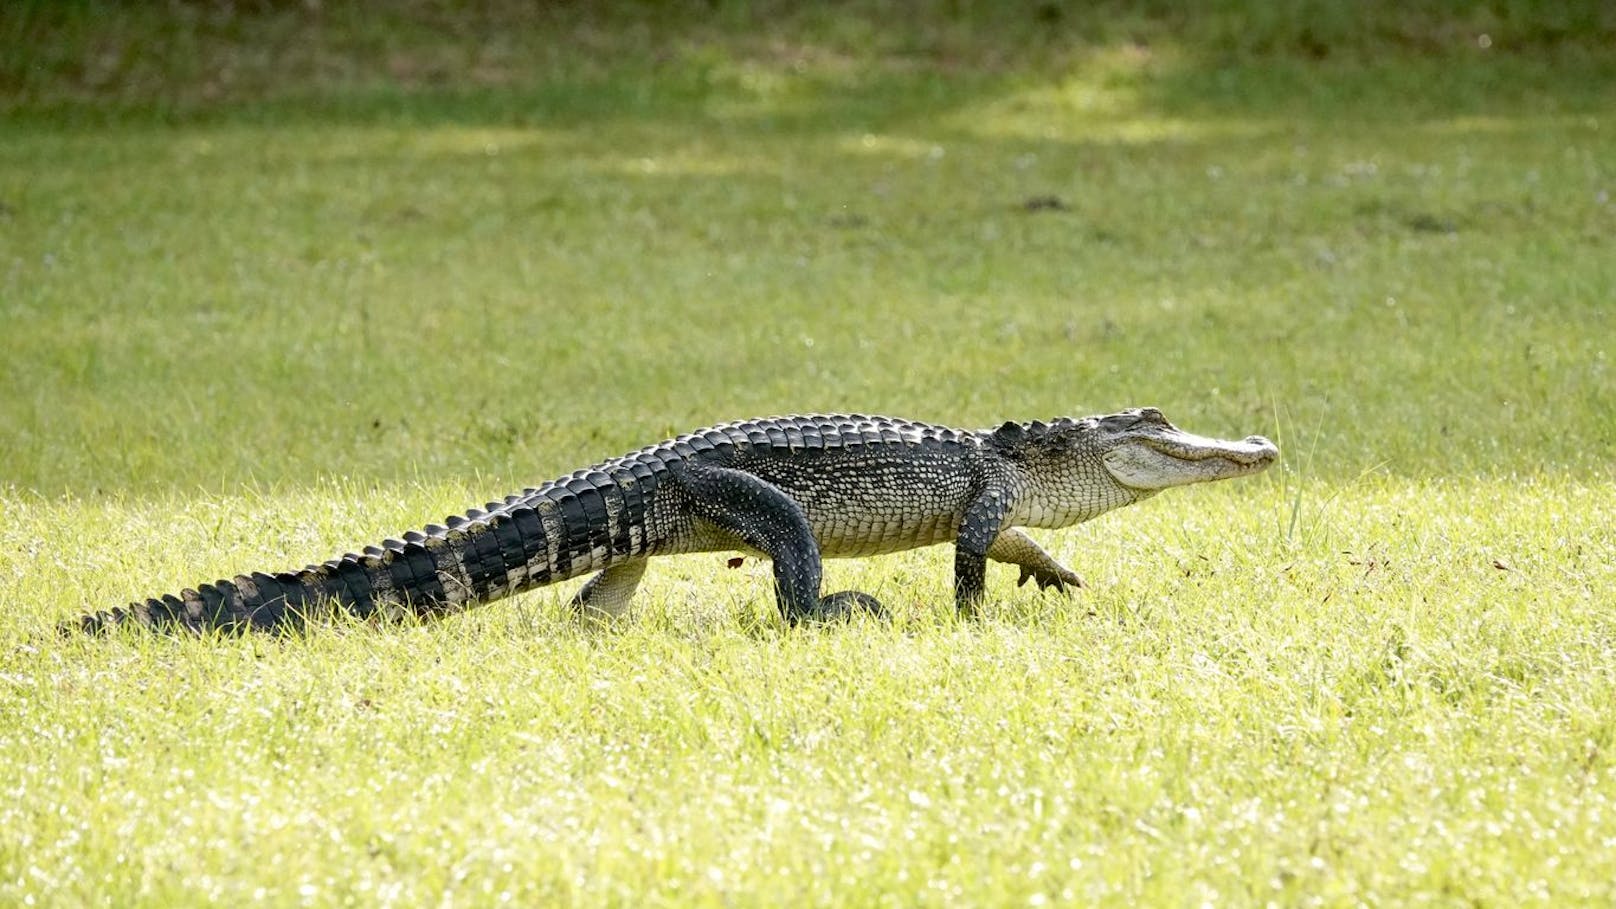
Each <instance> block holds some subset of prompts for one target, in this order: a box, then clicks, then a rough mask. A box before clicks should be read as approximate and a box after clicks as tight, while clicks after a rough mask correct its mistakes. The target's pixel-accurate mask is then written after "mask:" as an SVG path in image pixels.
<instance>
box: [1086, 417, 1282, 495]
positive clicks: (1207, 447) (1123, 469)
mask: <svg viewBox="0 0 1616 909" xmlns="http://www.w3.org/2000/svg"><path fill="white" fill-rule="evenodd" d="M1101 458H1102V460H1103V461H1104V462H1105V467H1106V470H1108V471H1110V472H1111V475H1112V476H1113V477H1115V478H1116V479H1117V481H1118V482H1119V483H1122V484H1123V485H1125V486H1129V487H1132V488H1134V489H1145V490H1152V491H1154V490H1158V489H1166V488H1168V487H1170V486H1187V485H1189V484H1191V483H1206V482H1209V481H1212V480H1227V479H1231V478H1234V477H1243V476H1248V475H1250V474H1254V473H1260V472H1262V471H1264V470H1267V469H1268V465H1270V464H1272V463H1274V461H1275V460H1276V459H1278V458H1279V448H1278V447H1277V446H1276V445H1274V443H1273V442H1270V441H1268V440H1267V439H1265V438H1263V437H1262V436H1247V437H1246V438H1244V439H1242V440H1240V441H1238V442H1235V441H1230V440H1227V439H1212V438H1207V437H1206V436H1198V435H1195V434H1193V433H1188V432H1184V431H1183V430H1180V429H1178V428H1176V427H1173V426H1170V425H1169V426H1166V427H1153V428H1152V429H1151V430H1150V431H1148V432H1146V433H1139V434H1136V435H1132V436H1130V437H1128V438H1125V439H1121V440H1118V442H1117V443H1116V444H1114V445H1113V446H1112V447H1111V448H1110V449H1108V450H1107V451H1106V452H1105V453H1104V454H1103V455H1102V456H1101Z"/></svg>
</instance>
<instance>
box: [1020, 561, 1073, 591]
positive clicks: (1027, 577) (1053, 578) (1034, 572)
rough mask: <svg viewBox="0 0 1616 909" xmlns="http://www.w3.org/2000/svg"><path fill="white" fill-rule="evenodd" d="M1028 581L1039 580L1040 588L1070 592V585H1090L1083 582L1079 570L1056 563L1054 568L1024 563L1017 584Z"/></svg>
mask: <svg viewBox="0 0 1616 909" xmlns="http://www.w3.org/2000/svg"><path fill="white" fill-rule="evenodd" d="M1028 581H1036V582H1038V589H1039V590H1048V589H1049V588H1051V587H1053V588H1055V591H1056V592H1057V593H1070V591H1068V590H1067V589H1066V588H1068V587H1087V586H1088V585H1087V584H1084V583H1083V579H1082V578H1080V577H1078V576H1077V572H1075V571H1073V570H1072V569H1070V568H1066V567H1064V566H1062V565H1055V566H1054V567H1053V568H1047V569H1046V568H1033V567H1031V566H1028V565H1023V566H1021V577H1019V578H1017V579H1016V586H1017V587H1020V586H1022V585H1024V584H1026V583H1027V582H1028Z"/></svg>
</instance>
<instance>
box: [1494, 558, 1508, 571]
mask: <svg viewBox="0 0 1616 909" xmlns="http://www.w3.org/2000/svg"><path fill="white" fill-rule="evenodd" d="M1493 567H1494V568H1496V569H1498V570H1499V571H1512V570H1513V569H1511V568H1510V567H1509V566H1508V565H1505V564H1504V563H1503V562H1500V561H1499V560H1497V559H1493Z"/></svg>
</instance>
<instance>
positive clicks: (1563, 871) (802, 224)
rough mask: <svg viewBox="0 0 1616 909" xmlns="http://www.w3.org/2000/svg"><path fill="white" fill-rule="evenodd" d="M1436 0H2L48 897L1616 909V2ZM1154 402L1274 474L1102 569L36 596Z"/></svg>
mask: <svg viewBox="0 0 1616 909" xmlns="http://www.w3.org/2000/svg"><path fill="white" fill-rule="evenodd" d="M805 6H811V5H805ZM1431 6H1432V7H1434V8H1435V11H1434V12H1433V11H1426V12H1421V13H1408V12H1400V11H1399V9H1400V8H1398V7H1395V6H1394V5H1392V4H1390V3H1387V4H1379V3H1371V4H1367V5H1363V6H1362V7H1361V8H1360V9H1359V13H1347V12H1343V11H1342V10H1341V9H1338V8H1337V7H1336V6H1334V5H1331V4H1326V3H1322V2H1302V3H1297V4H1289V5H1278V6H1275V7H1272V8H1270V7H1268V6H1263V5H1256V4H1253V5H1251V6H1249V7H1248V6H1247V5H1245V4H1244V3H1242V2H1237V0H1219V2H1215V3H1209V4H1207V5H1206V7H1205V9H1204V11H1203V13H1202V15H1199V16H1193V17H1187V18H1185V17H1182V16H1180V15H1179V14H1174V13H1172V12H1171V9H1172V6H1171V5H1170V4H1157V3H1153V2H1146V0H1140V2H1137V3H1123V2H1109V3H1102V4H1098V5H1094V6H1091V7H1084V8H1082V9H1074V8H1068V7H1064V6H1062V5H1059V4H1053V3H1045V4H1037V3H1030V2H1029V3H1015V4H1010V5H1007V6H995V5H991V4H986V3H980V4H979V3H975V2H969V0H962V2H953V3H937V4H922V5H917V6H912V7H911V6H898V5H888V4H885V3H882V2H878V0H865V2H854V3H847V4H840V5H835V6H832V7H812V8H807V9H797V8H796V7H794V6H792V5H787V4H774V3H759V4H744V3H717V4H712V5H710V6H709V5H702V6H692V7H690V8H689V9H679V10H674V9H662V8H660V7H656V6H636V5H632V4H607V5H601V6H598V7H590V8H583V7H582V5H580V6H579V7H574V6H573V5H570V4H568V5H561V6H555V7H551V6H541V7H536V8H534V9H525V8H519V7H516V6H515V5H513V4H506V3H503V2H495V0H488V2H486V3H474V4H464V5H462V4H454V3H447V2H444V3H438V2H426V0H421V2H417V3H409V4H398V5H396V6H394V7H392V8H391V10H392V11H391V12H388V13H385V14H384V13H378V12H374V11H370V12H367V11H366V8H365V7H363V6H358V5H352V6H351V5H349V4H347V3H329V4H326V5H325V6H323V7H322V6H320V5H319V4H313V5H288V6H282V5H279V4H274V3H266V4H260V5H253V4H246V5H244V7H245V8H247V9H248V10H251V11H249V12H235V13H230V12H225V11H223V10H224V9H225V7H223V6H220V5H202V6H192V5H186V4H175V5H171V6H169V7H165V8H163V9H162V10H161V11H160V12H146V11H143V8H140V7H138V6H136V7H127V8H126V7H123V6H108V5H103V4H99V3H94V2H88V0H83V2H75V3H69V4H65V5H58V4H47V3H33V2H26V3H21V4H17V5H15V6H13V7H11V8H9V9H7V10H5V11H3V12H0V42H3V43H4V52H0V905H62V906H71V905H85V904H97V905H117V906H132V905H149V906H167V905H175V904H202V903H218V904H226V905H236V904H253V905H259V904H262V905H312V906H326V905H348V904H354V905H399V906H412V905H423V904H431V903H442V904H446V905H491V904H498V903H511V904H515V905H539V904H562V905H566V904H574V905H587V906H595V905H603V904H612V905H625V904H626V905H680V906H683V905H774V904H796V905H836V906H842V905H893V906H909V905H960V906H968V905H1034V906H1036V905H1045V904H1051V903H1078V904H1089V903H1101V904H1108V905H1128V904H1142V905H1168V906H1176V905H1197V906H1199V905H1206V904H1212V905H1264V904H1271V905H1277V906H1296V905H1326V906H1333V905H1349V904H1360V903H1367V904H1387V905H1407V904H1415V903H1421V904H1434V905H1477V906H1515V905H1522V904H1542V905H1557V906H1560V905H1577V904H1591V905H1610V904H1611V903H1612V902H1616V883H1613V879H1612V875H1611V871H1610V868H1611V866H1612V860H1613V857H1616V769H1613V761H1616V754H1613V749H1616V596H1613V595H1612V593H1611V591H1612V590H1616V470H1613V464H1616V375H1613V372H1612V359H1613V357H1616V319H1613V316H1612V309H1613V299H1616V247H1613V245H1612V241H1611V237H1613V236H1616V118H1613V116H1612V111H1616V54H1612V53H1611V52H1610V51H1608V50H1607V48H1609V47H1611V46H1616V44H1613V43H1612V42H1613V41H1616V20H1613V18H1612V15H1611V13H1610V12H1609V11H1607V10H1604V9H1603V8H1602V7H1601V6H1600V5H1598V4H1586V5H1584V4H1560V5H1556V4H1547V3H1545V4H1541V5H1539V4H1536V3H1533V2H1530V0H1517V2H1506V0H1500V2H1497V3H1494V4H1492V5H1490V6H1478V7H1469V6H1465V5H1462V4H1457V3H1455V4H1432V5H1431ZM311 8H318V9H317V10H316V11H313V12H311V11H310V10H311ZM1275 10H1278V11H1277V12H1276V11H1275ZM1142 404H1155V405H1158V406H1160V407H1162V408H1163V409H1164V410H1165V411H1166V412H1167V414H1168V416H1169V417H1170V418H1172V419H1173V420H1174V421H1175V422H1177V423H1178V424H1179V425H1181V426H1183V427H1185V428H1187V429H1190V430H1192V431H1195V432H1200V433H1204V434H1212V435H1222V436H1233V437H1240V436H1244V435H1246V434H1248V433H1255V432H1260V433H1264V434H1267V435H1270V436H1271V437H1273V438H1275V439H1276V441H1278V442H1279V443H1280V445H1281V447H1282V449H1283V451H1284V453H1285V454H1284V460H1283V462H1282V464H1281V465H1280V466H1279V467H1278V468H1276V469H1274V470H1272V471H1270V472H1269V473H1267V474H1265V475H1263V476H1260V477H1257V478H1254V479H1248V480H1241V481H1235V482H1230V483H1223V484H1217V485H1213V486H1207V487H1198V488H1193V489H1186V490H1173V491H1170V492H1167V493H1164V494H1163V495H1162V496H1161V497H1160V498H1158V499H1155V500H1153V501H1151V502H1148V503H1146V504H1143V505H1140V506H1136V507H1134V508H1132V509H1128V510H1125V511H1122V512H1118V513H1115V514H1112V515H1109V516H1107V517H1104V518H1102V519H1100V520H1098V521H1096V522H1094V523H1091V524H1088V525H1084V526H1082V527H1079V528H1075V529H1072V530H1068V531H1062V532H1058V533H1048V534H1042V535H1040V538H1041V540H1043V541H1044V542H1046V543H1047V544H1048V546H1049V548H1050V549H1051V551H1053V552H1054V553H1055V554H1056V555H1057V556H1059V557H1061V558H1062V560H1063V561H1066V562H1068V563H1070V564H1071V565H1072V566H1073V567H1074V568H1076V569H1077V570H1078V571H1079V572H1080V573H1082V574H1083V575H1085V577H1086V578H1087V579H1088V581H1089V583H1090V588H1089V589H1088V590H1087V591H1084V592H1081V593H1079V594H1078V595H1077V596H1075V597H1073V598H1069V599H1068V598H1064V597H1061V596H1059V595H1055V594H1040V593H1038V592H1036V591H1032V590H1028V589H1026V588H1016V587H1015V586H1014V585H1013V580H1014V577H1013V574H1012V573H1011V572H1010V571H1009V570H1008V569H1004V568H1000V569H998V570H997V571H994V570H991V569H990V576H989V590H990V602H989V603H988V604H987V606H986V607H985V609H984V614H983V615H982V616H980V617H976V618H970V619H962V618H959V617H957V616H956V615H955V614H954V611H953V607H952V604H951V602H950V599H951V597H950V582H951V581H950V571H951V566H952V553H951V551H949V550H948V549H947V548H938V549H933V550H925V551H921V552H916V553H910V554H904V555H900V556H891V557H883V558H878V559H869V560H862V561H850V562H835V563H831V564H830V566H829V570H828V587H829V588H830V589H840V588H843V587H849V586H853V587H858V588H861V589H865V590H868V591H870V592H872V593H874V594H875V595H877V596H878V597H880V598H881V599H883V600H884V601H885V602H887V604H888V605H889V606H890V607H891V608H892V610H893V612H894V613H895V616H894V618H893V620H892V621H891V622H890V623H880V622H875V621H866V620H860V621H855V622H852V623H850V624H848V625H845V626H834V627H826V628H816V629H790V628H787V627H786V626H784V625H783V623H781V622H780V621H779V620H778V618H777V617H776V616H775V615H774V605H773V598H772V595H771V594H770V591H769V590H768V574H767V568H766V566H762V565H758V564H756V563H755V562H753V561H751V560H749V561H748V562H747V563H746V564H745V565H744V566H743V567H742V568H740V569H739V570H735V571H731V570H727V569H726V568H725V561H724V557H723V556H722V555H713V556H707V557H685V558H678V559H670V560H667V561H666V562H663V563H658V564H656V565H654V566H653V569H652V572H651V574H650V576H649V577H648V579H647V583H646V586H645V588H643V589H642V596H641V599H640V601H639V602H638V605H637V610H636V613H635V615H634V616H633V617H632V618H631V619H630V620H629V621H627V622H624V623H621V624H619V625H616V626H613V627H609V628H600V627H592V626H588V625H585V624H582V623H579V622H578V621H576V620H575V619H574V618H573V617H572V616H570V615H569V613H568V610H567V608H566V606H565V604H566V599H567V597H568V596H570V594H571V592H572V586H573V585H562V586H561V587H557V588H551V589H546V590H543V591H540V592H536V593H533V594H529V595H525V596H523V597H519V598H517V599H515V600H512V601H506V602H502V603H500V604H497V605H494V606H491V607H488V608H486V609H483V610H480V611H476V612H473V613H470V614H467V615H465V616H461V617H456V618H453V619H451V620H448V621H445V622H442V623H439V624H436V625H428V626H420V627H402V628H400V627H394V628H365V627H356V628H328V629H321V630H317V631H316V632H314V633H312V634H310V635H308V636H306V637H301V638H295V639H284V640H283V639H265V638H241V639H225V640H175V639H169V638H161V637H152V636H144V637H143V636H141V635H129V636H120V637H116V638H114V639H111V640H67V641H63V640H58V639H57V638H56V637H55V636H54V632H53V629H54V626H55V623H56V622H58V621H60V620H62V619H64V618H68V617H71V616H73V615H75V614H77V613H80V612H82V611H85V610H89V609H97V608H106V607H109V606H112V605H118V604H120V603H123V602H126V601H128V600H130V599H133V598H135V597H137V596H146V595H150V594H153V593H162V592H171V591H174V590H177V589H179V588H180V587H182V586H186V585H190V584H194V583H196V582H199V581H203V580H210V579H212V578H215V577H221V576H226V575H229V574H233V573H236V572H240V571H243V570H252V569H265V570H278V569H283V568H290V567H295V566H298V565H302V564H305V563H307V562H310V561H317V560H320V559H323V558H326V557H328V556H330V555H332V554H334V553H337V552H341V551H345V550H347V549H351V548H353V547H355V546H357V545H363V544H365V543H368V542H373V541H375V540H377V539H380V538H381V537H383V536H386V535H392V534H396V533H397V532H399V531H402V530H404V529H406V528H410V527H413V526H418V525H420V524H422V523H425V522H428V521H433V520H437V519H439V518H441V517H442V516H443V515H445V514H449V513H452V512H456V511H460V510H463V509H464V508H465V507H466V506H468V505H472V504H477V503H481V502H483V501H486V500H487V499H489V498H492V497H495V496H497V495H503V494H505V493H506V492H509V491H512V490H513V489H517V488H520V487H522V486H524V485H529V484H532V483H535V482H537V481H542V480H545V479H549V478H551V477H552V476H554V475H557V474H560V473H562V472H565V471H569V470H571V469H573V468H575V467H578V466H582V465H583V464H586V463H589V462H592V461H595V460H599V459H601V458H604V457H607V456H612V455H616V454H620V453H622V452H623V451H626V450H628V449H630V448H634V447H637V446H639V445H642V444H644V443H647V442H651V441H654V440H657V439H660V438H663V437H665V436H667V435H669V434H671V433H676V432H679V431H683V430H686V429H690V428H693V427H695V426H698V425H702V424H706V423H710V422H714V421H717V420H722V419H729V418H735V417H743V416H755V415H762V414H766V413H778V412H787V411H803V410H831V409H835V410H840V409H856V410H866V411H876V412H885V413H892V414H896V415H902V416H908V417H915V418H921V419H930V420H935V421H939V422H945V423H951V424H954V425H963V426H981V425H989V424H992V423H995V422H998V421H1001V420H1004V419H1009V418H1016V419H1030V418H1034V417H1039V418H1047V417H1050V416H1054V415H1057V414H1074V415H1082V414H1087V413H1094V412H1104V411H1110V410H1115V409H1119V408H1122V407H1126V406H1133V405H1142Z"/></svg>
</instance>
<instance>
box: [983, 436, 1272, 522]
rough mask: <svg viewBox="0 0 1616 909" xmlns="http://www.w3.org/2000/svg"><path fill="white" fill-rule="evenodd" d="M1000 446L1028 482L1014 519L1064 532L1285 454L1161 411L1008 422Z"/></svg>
mask: <svg viewBox="0 0 1616 909" xmlns="http://www.w3.org/2000/svg"><path fill="white" fill-rule="evenodd" d="M993 442H994V444H995V445H996V446H997V447H998V448H999V449H1000V450H1001V451H1003V452H1004V453H1005V455H1006V456H1007V457H1009V458H1011V459H1012V460H1014V461H1015V462H1016V463H1018V464H1019V465H1020V468H1021V471H1022V474H1023V476H1024V477H1025V478H1026V482H1025V484H1024V488H1023V490H1022V496H1021V498H1020V499H1019V503H1020V507H1019V509H1018V511H1017V512H1016V515H1015V519H1016V520H1018V521H1020V522H1021V523H1023V524H1025V525H1026V526H1033V527H1065V526H1068V525H1070V524H1073V523H1076V522H1078V521H1086V520H1089V519H1090V518H1093V517H1095V516H1096V515H1099V514H1103V513H1104V512H1107V511H1110V510H1111V509H1113V508H1120V507H1122V506H1124V505H1128V504H1130V503H1133V502H1138V501H1140V500H1141V499H1147V498H1150V497H1151V496H1153V495H1155V494H1156V493H1157V492H1159V491H1161V490H1163V489H1167V488H1168V487H1171V486H1186V485H1188V484H1190V483H1205V482H1209V481H1211V480H1227V479H1230V478H1233V477H1243V476H1246V475H1248V474H1253V473H1258V472H1260V471H1262V470H1265V469H1267V467H1268V465H1270V464H1272V463H1274V461H1275V459H1277V458H1278V457H1279V449H1278V448H1277V447H1275V445H1274V443H1272V442H1270V441H1268V440H1267V439H1265V438H1263V437H1262V436H1247V437H1246V438H1245V439H1242V440H1240V441H1238V442H1235V441H1229V440H1224V439H1209V438H1206V437H1205V436H1197V435H1193V434H1191V433H1187V432H1184V431H1183V430H1181V429H1179V428H1178V427H1176V426H1174V425H1173V424H1171V423H1169V422H1167V418H1166V417H1164V416H1162V412H1161V411H1159V410H1157V409H1156V408H1154V407H1141V408H1136V409H1133V410H1125V411H1122V412H1121V413H1114V414H1109V415H1107V416H1101V417H1085V418H1083V419H1081V420H1074V419H1061V420H1056V421H1055V422H1053V423H1050V424H1044V423H1031V424H1018V423H1007V424H1005V425H1004V426H1002V427H1000V428H999V429H998V430H997V431H995V432H994V433H993Z"/></svg>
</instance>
